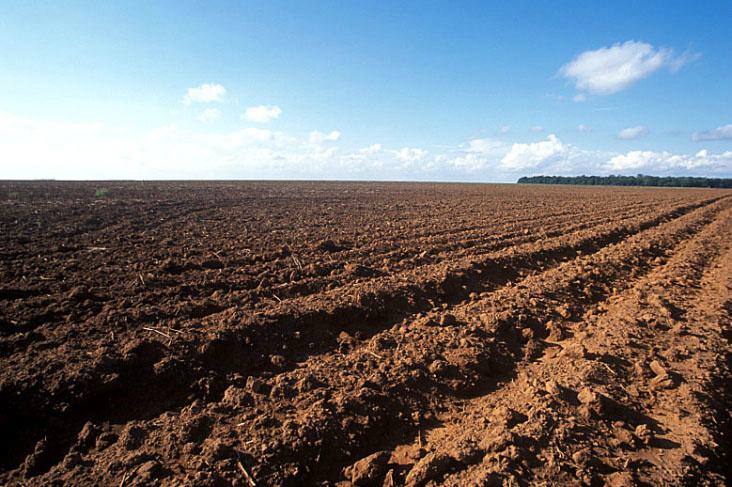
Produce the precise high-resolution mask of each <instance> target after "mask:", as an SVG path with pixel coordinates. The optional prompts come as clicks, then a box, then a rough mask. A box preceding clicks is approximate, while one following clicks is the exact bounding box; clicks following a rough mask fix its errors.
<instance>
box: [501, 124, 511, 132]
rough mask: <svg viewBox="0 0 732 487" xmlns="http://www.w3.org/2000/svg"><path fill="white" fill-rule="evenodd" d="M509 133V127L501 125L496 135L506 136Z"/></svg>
mask: <svg viewBox="0 0 732 487" xmlns="http://www.w3.org/2000/svg"><path fill="white" fill-rule="evenodd" d="M510 131H511V126H510V125H501V127H500V128H499V129H498V133H500V134H507V133H509V132H510Z"/></svg>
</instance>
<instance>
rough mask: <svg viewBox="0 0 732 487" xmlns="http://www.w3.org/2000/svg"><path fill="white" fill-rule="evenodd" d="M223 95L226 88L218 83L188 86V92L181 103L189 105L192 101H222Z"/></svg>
mask: <svg viewBox="0 0 732 487" xmlns="http://www.w3.org/2000/svg"><path fill="white" fill-rule="evenodd" d="M224 96H226V88H224V87H223V86H221V85H220V84H217V83H204V84H202V85H201V86H199V87H198V88H188V94H186V96H184V97H183V104H184V105H190V104H191V103H192V102H198V103H210V102H213V101H217V102H222V101H224Z"/></svg>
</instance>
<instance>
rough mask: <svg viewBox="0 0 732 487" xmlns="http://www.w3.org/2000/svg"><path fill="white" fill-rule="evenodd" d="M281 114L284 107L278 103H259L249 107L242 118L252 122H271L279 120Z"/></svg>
mask: <svg viewBox="0 0 732 487" xmlns="http://www.w3.org/2000/svg"><path fill="white" fill-rule="evenodd" d="M281 114H282V109H281V108H280V107H278V106H277V105H259V106H256V107H249V108H247V109H246V110H245V111H244V114H243V115H242V116H241V118H243V119H246V120H249V121H250V122H258V123H269V122H271V121H273V120H277V119H278V118H279V116H280V115H281Z"/></svg>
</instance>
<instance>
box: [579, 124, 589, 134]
mask: <svg viewBox="0 0 732 487" xmlns="http://www.w3.org/2000/svg"><path fill="white" fill-rule="evenodd" d="M577 131H578V132H592V127H590V126H589V125H585V124H583V123H581V124H579V125H577Z"/></svg>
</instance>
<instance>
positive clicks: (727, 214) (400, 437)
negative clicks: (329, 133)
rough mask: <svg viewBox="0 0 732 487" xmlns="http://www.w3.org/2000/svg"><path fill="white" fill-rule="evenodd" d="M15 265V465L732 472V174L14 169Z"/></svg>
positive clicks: (10, 411)
mask: <svg viewBox="0 0 732 487" xmlns="http://www.w3.org/2000/svg"><path fill="white" fill-rule="evenodd" d="M100 189H106V190H108V191H106V192H105V191H97V190H100ZM0 273H1V274H0V275H1V276H2V280H1V281H0V364H1V366H0V485H3V484H4V485H8V486H31V485H33V486H64V485H74V486H115V487H132V486H182V485H189V486H204V487H205V486H212V487H213V486H249V487H254V486H311V485H312V486H316V485H321V486H341V487H347V486H351V485H356V486H385V487H387V486H398V485H406V486H410V487H413V486H436V485H446V486H474V487H477V486H506V487H509V486H533V485H546V486H580V485H590V486H603V485H608V486H613V487H626V486H660V485H668V486H677V485H678V486H682V485H703V486H724V485H729V482H730V479H731V478H732V477H730V473H729V471H728V465H729V462H730V460H732V459H731V458H730V455H729V454H730V435H729V433H730V431H732V422H731V421H730V412H729V411H730V405H731V404H732V401H731V398H732V397H731V395H730V393H731V391H732V387H731V386H732V377H731V375H730V368H731V366H732V364H731V362H730V357H732V353H731V352H732V349H731V348H730V339H731V338H732V192H730V191H727V190H706V189H656V188H646V189H640V188H607V187H604V188H580V187H571V188H570V187H541V186H530V187H525V186H514V185H457V184H404V183H389V184H387V183H305V182H302V183H286V182H277V183H275V182H257V183H255V182H185V183H183V182H165V183H162V182H145V183H139V182H129V183H119V182H115V183H60V182H0Z"/></svg>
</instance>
